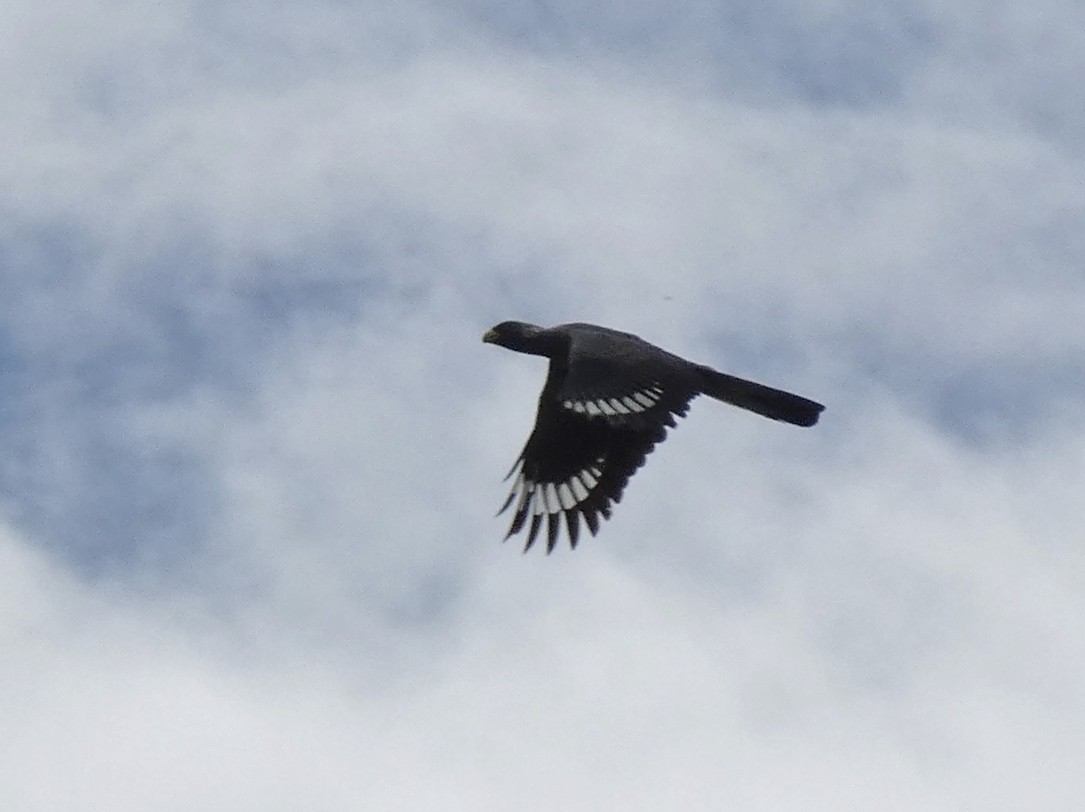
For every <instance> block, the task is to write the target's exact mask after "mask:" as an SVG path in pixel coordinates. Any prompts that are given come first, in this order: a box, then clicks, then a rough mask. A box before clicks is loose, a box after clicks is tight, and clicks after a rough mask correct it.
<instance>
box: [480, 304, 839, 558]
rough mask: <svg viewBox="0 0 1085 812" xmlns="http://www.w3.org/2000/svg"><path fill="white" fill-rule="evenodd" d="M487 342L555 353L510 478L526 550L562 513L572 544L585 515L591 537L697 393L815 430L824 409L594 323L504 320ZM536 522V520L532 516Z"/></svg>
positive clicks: (550, 534)
mask: <svg viewBox="0 0 1085 812" xmlns="http://www.w3.org/2000/svg"><path fill="white" fill-rule="evenodd" d="M482 340H483V341H484V342H486V343H488V344H497V345H498V346H500V347H505V348H506V349H510V350H515V351H516V352H522V353H527V354H529V355H541V356H543V357H545V358H549V359H550V369H549V372H548V373H547V376H546V383H545V384H544V385H543V389H542V393H541V394H540V395H539V409H538V413H537V414H536V417H535V427H534V429H532V431H531V436H530V437H528V440H527V444H526V445H525V446H524V450H523V451H522V452H520V456H519V458H517V460H516V462H515V463H514V464H513V466H512V469H511V470H510V471H509V473H508V475H507V476H506V477H505V479H506V480H507V479H509V477H512V476H513V475H514V474H515V475H516V478H515V479H514V480H513V485H512V490H511V491H510V492H509V496H508V498H507V499H506V500H505V504H504V505H502V507H501V510H499V511H498V514H501V513H503V512H505V510H507V509H508V508H509V507H511V506H512V505H513V504H514V503H515V505H516V507H515V509H514V511H513V515H512V524H511V526H510V527H509V532H508V534H507V535H506V536H505V538H506V540H507V539H509V538H510V537H512V536H513V535H515V534H516V533H519V532H520V531H521V530H523V529H525V528H527V543H526V544H525V546H524V552H527V551H528V550H529V549H531V546H532V545H533V544H534V543H535V538H536V536H538V535H539V533H540V531H541V530H542V528H543V523H544V521H545V524H546V552H547V553H549V552H551V551H552V550H553V549H554V546H555V545H556V544H557V540H558V536H559V535H560V532H561V524H562V517H564V522H565V527H566V530H567V533H568V536H569V545H570V547H573V548H575V547H576V544H577V539H578V537H579V535H580V519H581V518H583V520H584V524H586V525H587V527H588V530H589V531H590V532H591V534H592V535H593V536H594V535H595V534H596V533H597V532H598V531H599V517H600V516H602V517H603V518H604V519H609V518H610V512H611V507H612V505H614V504H616V503H617V502H619V501H620V500H621V498H622V491H623V490H624V489H625V486H626V483H627V482H628V481H629V478H630V477H631V476H633V474H634V473H635V472H636V470H637V469H638V468H640V466H641V465H643V464H644V459H645V457H647V456H648V454H649V453H651V451H652V449H653V448H655V446H656V443H660V442H662V441H663V440H664V439H665V438H666V436H667V428H668V427H670V428H674V427H675V426H676V425H677V424H676V423H675V418H676V417H684V416H685V414H686V412H687V411H688V410H689V403H690V401H691V400H693V398H694V397H696V396H697V395H701V394H704V395H708V396H709V397H713V398H716V399H717V400H722V401H723V402H724V403H730V404H731V405H733V406H738V407H739V408H741V409H747V410H749V411H751V412H756V413H757V414H760V415H764V416H765V417H769V418H772V419H773V420H782V421H784V422H785V423H791V424H793V425H796V426H812V425H814V424H815V423H817V421H818V416H819V415H820V414H821V412H822V410H824V408H825V407H824V406H822V405H821V404H820V403H815V402H814V401H812V400H807V399H806V398H804V397H800V396H799V395H793V394H791V393H790V392H784V391H782V390H780V389H773V388H771V387H769V386H764V385H762V384H759V383H754V382H753V381H747V380H744V379H742V378H736V377H734V376H731V375H727V374H725V373H723V372H717V371H716V370H714V369H712V368H711V367H707V366H704V365H702V364H695V363H693V362H692V361H687V360H685V359H684V358H679V357H678V356H677V355H672V354H671V353H669V352H667V351H666V350H663V349H660V348H659V347H656V346H654V345H653V344H649V343H648V342H647V341H644V340H643V339H641V338H640V337H639V336H635V335H633V334H632V333H623V332H620V331H618V330H611V329H609V328H607V327H599V326H597V325H594V324H561V325H558V326H557V327H549V328H544V327H537V326H535V325H533V324H525V323H524V322H519V321H505V322H502V323H501V324H498V325H496V326H495V327H492V328H491V329H489V330H487V331H486V334H485V335H483V337H482ZM529 520H530V521H529Z"/></svg>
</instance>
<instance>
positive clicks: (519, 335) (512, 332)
mask: <svg viewBox="0 0 1085 812" xmlns="http://www.w3.org/2000/svg"><path fill="white" fill-rule="evenodd" d="M541 332H543V328H541V327H536V326H535V325H534V324H526V323H525V322H522V321H503V322H501V323H500V324H495V325H494V326H493V327H491V328H490V329H489V330H487V331H486V332H485V333H484V334H483V336H482V340H483V341H484V342H486V343H487V344H496V345H497V346H499V347H505V348H506V349H510V350H517V351H518V352H528V351H530V349H531V348H532V347H534V344H535V339H536V338H537V337H538V335H539V334H540V333H541Z"/></svg>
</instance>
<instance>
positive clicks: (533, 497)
mask: <svg viewBox="0 0 1085 812" xmlns="http://www.w3.org/2000/svg"><path fill="white" fill-rule="evenodd" d="M603 462H604V458H603V457H600V458H599V459H597V460H596V461H595V463H594V464H593V465H590V466H588V467H587V468H585V469H584V470H582V471H578V472H577V473H575V474H573V475H572V476H571V477H569V478H568V479H567V480H565V481H564V482H559V483H557V484H555V483H553V482H535V481H533V480H530V479H528V478H527V477H525V476H524V474H523V472H521V473H520V474H519V475H518V476H517V477H516V482H515V483H513V487H512V489H513V492H514V493H515V492H517V491H518V492H519V494H520V498H519V499H518V500H517V502H516V512H517V513H526V514H528V515H531V516H545V515H549V514H551V513H561V512H563V511H566V510H572V509H573V508H575V507H576V506H577V505H579V504H580V503H581V502H583V501H584V500H585V499H587V498H588V494H589V493H590V492H591V490H592V488H594V487H595V486H596V485H598V484H599V480H600V478H602V476H603V470H602V465H603Z"/></svg>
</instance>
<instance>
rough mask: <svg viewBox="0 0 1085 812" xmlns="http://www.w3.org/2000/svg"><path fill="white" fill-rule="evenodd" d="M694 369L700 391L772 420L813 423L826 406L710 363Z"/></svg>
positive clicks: (800, 424)
mask: <svg viewBox="0 0 1085 812" xmlns="http://www.w3.org/2000/svg"><path fill="white" fill-rule="evenodd" d="M697 369H698V370H699V371H700V373H701V378H702V387H703V388H702V391H703V392H704V393H705V394H706V395H708V396H709V397H714V398H716V400H722V401H723V402H724V403H730V404H731V405H732V406H738V407H739V408H740V409H747V410H749V411H751V412H756V413H757V414H760V415H764V416H765V417H771V418H772V419H773V420H783V421H784V422H785V423H791V424H793V425H796V426H812V425H814V424H815V423H817V422H818V415H820V414H821V413H822V411H823V410H824V409H825V407H824V406H822V405H821V404H820V403H815V402H814V401H812V400H807V399H806V398H804V397H800V396H799V395H793V394H791V393H790V392H784V391H783V390H781V389H773V388H772V387H771V386H765V385H763V384H760V383H754V382H753V381H747V380H744V379H743V378H736V377H734V376H733V375H727V374H725V373H723V372H717V371H716V370H714V369H712V368H711V367H706V366H698V367H697Z"/></svg>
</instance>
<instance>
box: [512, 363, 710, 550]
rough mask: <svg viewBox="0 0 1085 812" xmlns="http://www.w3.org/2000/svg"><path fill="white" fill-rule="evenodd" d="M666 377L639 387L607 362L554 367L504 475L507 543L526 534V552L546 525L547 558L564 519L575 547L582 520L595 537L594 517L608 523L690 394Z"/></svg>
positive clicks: (681, 382) (676, 379) (596, 522)
mask: <svg viewBox="0 0 1085 812" xmlns="http://www.w3.org/2000/svg"><path fill="white" fill-rule="evenodd" d="M665 371H666V370H662V371H660V370H657V372H660V374H657V375H655V376H654V378H653V376H651V375H648V376H647V378H646V379H645V380H644V381H639V380H635V379H634V378H631V377H630V376H629V375H623V374H622V371H621V365H620V364H619V365H615V364H612V363H608V362H607V361H606V360H599V359H592V360H590V361H585V362H582V363H579V364H572V365H569V366H568V367H566V365H564V364H561V363H558V362H552V364H551V368H550V374H549V376H548V377H547V382H546V386H544V387H543V392H542V395H541V396H540V398H539V410H538V413H537V415H536V419H535V428H534V429H533V430H532V432H531V436H530V437H529V438H528V441H527V444H526V445H525V446H524V450H523V451H522V452H521V454H520V457H519V458H518V459H517V461H516V463H515V464H514V465H513V467H512V470H511V471H509V475H508V476H509V477H511V476H513V475H515V479H514V481H513V486H512V490H511V491H510V493H509V496H508V498H507V499H506V500H505V504H504V505H503V506H502V508H501V510H500V511H498V512H499V513H500V512H504V511H505V510H507V509H508V508H509V507H511V506H513V505H515V509H514V512H513V517H512V524H511V526H510V527H509V532H508V535H506V538H509V537H511V536H513V535H515V534H516V533H518V532H520V531H521V530H523V529H524V528H525V527H526V528H527V543H526V545H525V547H524V550H525V551H526V550H528V549H530V548H531V546H532V544H534V542H535V538H536V536H537V535H538V534H539V533H540V531H541V529H542V526H543V524H544V522H545V524H546V536H547V540H546V550H547V552H550V551H551V550H553V549H554V546H555V545H556V544H557V539H558V536H559V535H560V530H561V524H562V517H564V521H565V526H566V529H567V532H568V535H569V543H570V545H571V546H573V547H576V544H577V540H578V537H579V533H580V519H581V518H583V520H584V523H585V524H586V525H587V527H588V530H589V531H590V532H591V534H592V535H593V536H594V535H595V534H596V532H598V530H599V517H600V516H602V517H603V518H604V519H607V518H610V511H611V506H612V505H613V504H615V503H617V502H619V501H620V500H621V498H622V492H623V490H624V489H625V486H626V483H628V481H629V478H630V477H631V476H632V475H633V474H634V473H635V472H636V470H637V469H638V468H639V467H640V466H641V465H643V464H644V460H645V458H646V457H647V456H648V454H649V453H651V451H652V449H653V448H655V446H656V444H657V443H659V442H662V441H663V440H664V439H665V438H666V436H667V428H668V427H673V426H674V425H675V417H676V416H678V417H681V416H684V415H685V414H686V411H687V409H688V406H689V401H690V399H691V398H692V397H693V395H694V394H696V390H695V389H693V388H691V387H690V386H689V385H688V381H685V380H681V379H680V376H679V377H675V376H670V380H668V379H667V378H668V376H667V375H664V374H662V372H665ZM507 478H508V477H506V479H507Z"/></svg>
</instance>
